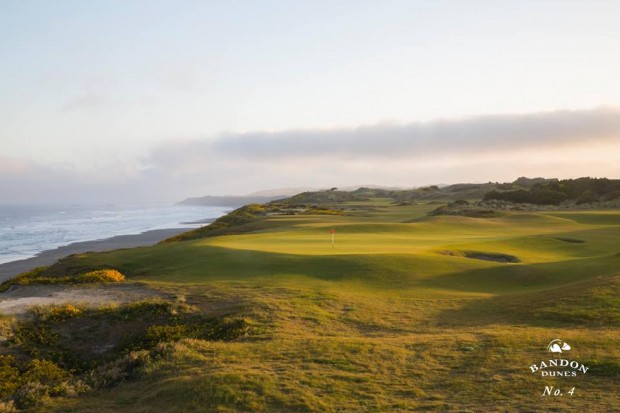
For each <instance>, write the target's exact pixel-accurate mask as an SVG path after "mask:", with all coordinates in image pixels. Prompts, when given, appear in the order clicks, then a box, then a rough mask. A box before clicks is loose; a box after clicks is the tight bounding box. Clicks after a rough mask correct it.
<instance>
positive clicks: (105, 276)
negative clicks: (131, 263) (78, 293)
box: [76, 269, 125, 283]
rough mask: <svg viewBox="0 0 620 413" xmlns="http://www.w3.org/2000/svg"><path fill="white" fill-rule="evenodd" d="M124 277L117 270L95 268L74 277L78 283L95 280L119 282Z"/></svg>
mask: <svg viewBox="0 0 620 413" xmlns="http://www.w3.org/2000/svg"><path fill="white" fill-rule="evenodd" d="M124 279H125V276H124V275H123V274H121V273H120V272H118V271H117V270H110V269H108V270H97V271H90V272H87V273H85V274H80V275H78V276H77V277H76V282H78V283H95V282H104V283H107V282H112V283H119V282H121V281H123V280H124Z"/></svg>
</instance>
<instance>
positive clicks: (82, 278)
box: [0, 267, 125, 292]
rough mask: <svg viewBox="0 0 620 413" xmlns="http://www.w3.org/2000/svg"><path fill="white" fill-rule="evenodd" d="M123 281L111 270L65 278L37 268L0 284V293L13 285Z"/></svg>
mask: <svg viewBox="0 0 620 413" xmlns="http://www.w3.org/2000/svg"><path fill="white" fill-rule="evenodd" d="M124 279H125V276H124V275H123V274H121V273H120V272H119V271H117V270H113V269H103V270H93V271H87V272H84V273H82V274H74V275H71V276H67V275H58V274H53V273H51V272H50V271H48V267H37V268H34V269H32V270H30V271H27V272H25V273H22V274H20V275H18V276H17V277H15V278H11V279H9V280H7V281H5V282H3V283H2V284H0V292H2V291H6V290H8V289H9V288H10V287H11V286H14V285H46V284H47V285H50V284H91V283H119V282H122V281H123V280H124Z"/></svg>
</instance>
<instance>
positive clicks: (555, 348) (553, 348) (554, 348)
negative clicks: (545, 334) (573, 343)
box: [547, 338, 570, 353]
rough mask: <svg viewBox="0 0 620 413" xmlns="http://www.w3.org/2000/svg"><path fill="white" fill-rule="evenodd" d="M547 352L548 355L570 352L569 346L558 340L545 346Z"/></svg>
mask: <svg viewBox="0 0 620 413" xmlns="http://www.w3.org/2000/svg"><path fill="white" fill-rule="evenodd" d="M547 350H548V351H549V352H550V353H562V352H564V351H568V350H570V345H569V344H568V343H566V342H564V341H562V340H560V339H557V338H556V339H555V340H551V343H549V345H548V346H547Z"/></svg>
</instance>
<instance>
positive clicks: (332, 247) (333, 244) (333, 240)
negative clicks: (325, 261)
mask: <svg viewBox="0 0 620 413" xmlns="http://www.w3.org/2000/svg"><path fill="white" fill-rule="evenodd" d="M333 250H334V233H333V232H332V251H333Z"/></svg>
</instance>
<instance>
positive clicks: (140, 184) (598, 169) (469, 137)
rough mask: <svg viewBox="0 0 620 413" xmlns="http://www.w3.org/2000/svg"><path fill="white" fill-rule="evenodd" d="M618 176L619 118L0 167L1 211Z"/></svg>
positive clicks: (264, 135)
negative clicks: (5, 205)
mask: <svg viewBox="0 0 620 413" xmlns="http://www.w3.org/2000/svg"><path fill="white" fill-rule="evenodd" d="M522 175H524V176H547V177H561V178H564V177H577V176H585V175H589V176H608V177H612V178H618V177H620V109H617V108H610V107H606V108H597V109H592V110H580V111H556V112H541V113H531V114H520V115H489V116H479V117H472V118H466V119H452V120H438V121H434V122H427V123H409V124H402V125H398V124H378V125H374V126H364V127H359V128H340V129H308V130H291V131H280V132H251V133H229V134H224V135H221V136H219V137H216V138H204V139H194V140H186V141H172V140H171V141H169V142H168V143H165V144H162V145H158V146H156V147H154V148H153V149H152V150H151V151H150V153H149V154H148V155H147V156H145V157H143V158H141V159H136V161H135V162H133V163H124V164H120V163H111V164H108V165H105V166H102V167H99V168H97V169H92V170H89V171H85V170H79V169H76V168H75V167H73V166H72V165H46V164H41V163H37V162H34V161H24V160H15V159H9V158H0V194H2V195H1V196H0V202H63V201H66V202H68V203H70V202H81V201H95V202H101V201H110V202H122V201H127V202H135V201H140V200H144V201H152V200H166V201H174V200H180V199H182V198H184V197H186V196H199V195H206V194H242V193H249V192H253V191H255V190H260V189H267V188H274V187H297V186H314V187H331V186H345V185H347V186H348V185H355V184H369V183H375V184H385V185H401V186H410V187H411V186H417V185H425V184H431V183H449V182H466V181H470V182H480V181H488V180H493V181H496V180H498V181H502V180H511V179H514V178H516V177H518V176H522Z"/></svg>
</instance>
